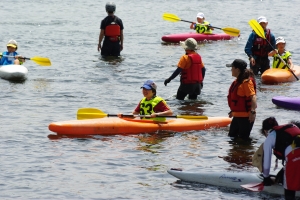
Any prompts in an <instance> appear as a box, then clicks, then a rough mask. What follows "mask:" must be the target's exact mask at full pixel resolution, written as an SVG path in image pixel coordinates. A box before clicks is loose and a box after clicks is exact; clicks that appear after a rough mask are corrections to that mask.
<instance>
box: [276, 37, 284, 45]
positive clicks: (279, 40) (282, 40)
mask: <svg viewBox="0 0 300 200" xmlns="http://www.w3.org/2000/svg"><path fill="white" fill-rule="evenodd" d="M278 43H284V44H285V40H284V38H283V37H278V38H276V45H277V44H278Z"/></svg>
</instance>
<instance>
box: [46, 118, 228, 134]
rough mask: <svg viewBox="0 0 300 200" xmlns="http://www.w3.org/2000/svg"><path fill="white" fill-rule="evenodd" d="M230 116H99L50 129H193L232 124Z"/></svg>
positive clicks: (65, 131) (74, 131)
mask: <svg viewBox="0 0 300 200" xmlns="http://www.w3.org/2000/svg"><path fill="white" fill-rule="evenodd" d="M230 122H231V119H230V118H228V117H209V118H208V119H206V120H203V119H181V118H177V119H170V120H166V121H165V122H153V121H149V120H140V119H124V118H117V117H113V118H108V117H106V118H99V119H87V120H70V121H61V122H53V123H51V124H50V125H49V130H50V131H52V132H55V133H57V134H60V135H73V136H76V135H115V134H139V133H153V132H157V131H175V132H183V131H192V130H205V129H209V128H212V127H224V126H227V125H228V124H230Z"/></svg>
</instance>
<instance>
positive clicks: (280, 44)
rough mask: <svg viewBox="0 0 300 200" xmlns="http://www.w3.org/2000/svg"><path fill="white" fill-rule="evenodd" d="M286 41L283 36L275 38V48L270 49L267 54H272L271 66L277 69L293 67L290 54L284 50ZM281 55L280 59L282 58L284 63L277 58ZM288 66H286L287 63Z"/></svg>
mask: <svg viewBox="0 0 300 200" xmlns="http://www.w3.org/2000/svg"><path fill="white" fill-rule="evenodd" d="M285 45H286V42H285V40H284V38H283V37H278V38H276V48H277V49H275V50H273V51H271V52H270V53H269V54H268V55H269V56H273V68H277V69H288V67H289V68H290V69H292V68H293V63H292V58H291V57H292V54H291V53H290V52H289V51H286V50H285ZM279 57H281V58H282V60H284V62H285V63H283V62H282V61H281V59H280V58H279ZM286 64H287V65H288V67H287V65H286Z"/></svg>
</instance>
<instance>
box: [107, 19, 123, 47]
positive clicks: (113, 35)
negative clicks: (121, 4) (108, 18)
mask: <svg viewBox="0 0 300 200" xmlns="http://www.w3.org/2000/svg"><path fill="white" fill-rule="evenodd" d="M116 21H117V16H115V19H114V21H113V22H112V23H111V24H110V25H108V26H106V27H105V30H104V34H105V36H106V37H109V39H110V41H112V42H117V41H119V36H120V35H121V28H120V26H119V24H117V23H116Z"/></svg>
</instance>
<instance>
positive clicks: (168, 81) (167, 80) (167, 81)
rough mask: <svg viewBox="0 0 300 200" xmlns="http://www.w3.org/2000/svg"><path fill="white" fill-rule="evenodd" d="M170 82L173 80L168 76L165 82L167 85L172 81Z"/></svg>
mask: <svg viewBox="0 0 300 200" xmlns="http://www.w3.org/2000/svg"><path fill="white" fill-rule="evenodd" d="M170 82H171V80H170V79H169V78H167V79H166V80H165V82H164V84H165V86H167V84H168V83H170Z"/></svg>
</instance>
